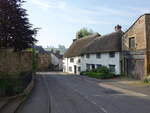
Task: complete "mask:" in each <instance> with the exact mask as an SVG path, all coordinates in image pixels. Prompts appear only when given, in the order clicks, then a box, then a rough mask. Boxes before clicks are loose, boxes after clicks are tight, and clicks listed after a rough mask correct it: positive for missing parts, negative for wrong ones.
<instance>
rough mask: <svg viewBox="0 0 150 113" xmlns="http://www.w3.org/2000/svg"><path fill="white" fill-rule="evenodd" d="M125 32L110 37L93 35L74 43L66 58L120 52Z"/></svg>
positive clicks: (114, 33)
mask: <svg viewBox="0 0 150 113" xmlns="http://www.w3.org/2000/svg"><path fill="white" fill-rule="evenodd" d="M122 35H123V32H122V31H117V32H113V33H110V34H108V35H104V36H100V35H92V36H89V37H86V38H82V39H78V40H77V41H75V42H73V44H72V45H71V46H70V48H69V49H68V50H67V51H66V53H65V54H64V57H74V56H80V55H82V54H94V53H103V52H120V51H121V38H122Z"/></svg>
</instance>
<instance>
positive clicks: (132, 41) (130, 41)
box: [129, 37, 135, 49]
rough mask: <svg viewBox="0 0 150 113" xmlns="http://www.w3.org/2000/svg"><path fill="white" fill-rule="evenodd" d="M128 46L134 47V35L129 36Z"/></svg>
mask: <svg viewBox="0 0 150 113" xmlns="http://www.w3.org/2000/svg"><path fill="white" fill-rule="evenodd" d="M129 48H131V49H134V48H135V37H131V38H129Z"/></svg>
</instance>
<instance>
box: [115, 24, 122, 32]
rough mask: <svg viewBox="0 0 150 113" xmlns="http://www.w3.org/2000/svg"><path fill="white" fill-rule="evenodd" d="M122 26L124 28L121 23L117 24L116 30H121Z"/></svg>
mask: <svg viewBox="0 0 150 113" xmlns="http://www.w3.org/2000/svg"><path fill="white" fill-rule="evenodd" d="M121 28H122V27H121V25H119V24H118V25H116V26H115V31H116V32H117V31H121Z"/></svg>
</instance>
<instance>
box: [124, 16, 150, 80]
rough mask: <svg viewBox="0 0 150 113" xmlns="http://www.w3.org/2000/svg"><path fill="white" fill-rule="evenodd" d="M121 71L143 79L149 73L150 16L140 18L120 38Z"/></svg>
mask: <svg viewBox="0 0 150 113" xmlns="http://www.w3.org/2000/svg"><path fill="white" fill-rule="evenodd" d="M122 51H123V56H124V57H123V61H124V65H123V71H124V73H125V75H126V76H130V77H133V78H136V79H143V78H144V77H145V76H146V75H148V73H150V14H144V15H142V16H140V17H139V18H138V19H137V20H136V21H135V22H134V24H133V25H132V26H131V27H130V28H129V29H128V30H127V31H126V32H125V33H124V36H123V38H122Z"/></svg>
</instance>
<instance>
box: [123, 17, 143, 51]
mask: <svg viewBox="0 0 150 113" xmlns="http://www.w3.org/2000/svg"><path fill="white" fill-rule="evenodd" d="M145 28H146V26H145V15H144V16H141V17H140V18H139V19H138V20H137V21H136V22H135V23H134V24H133V25H132V26H131V27H130V28H129V30H128V31H127V32H125V34H124V36H123V41H122V42H123V50H130V49H129V38H131V37H135V39H136V48H135V50H141V49H146V30H145Z"/></svg>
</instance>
